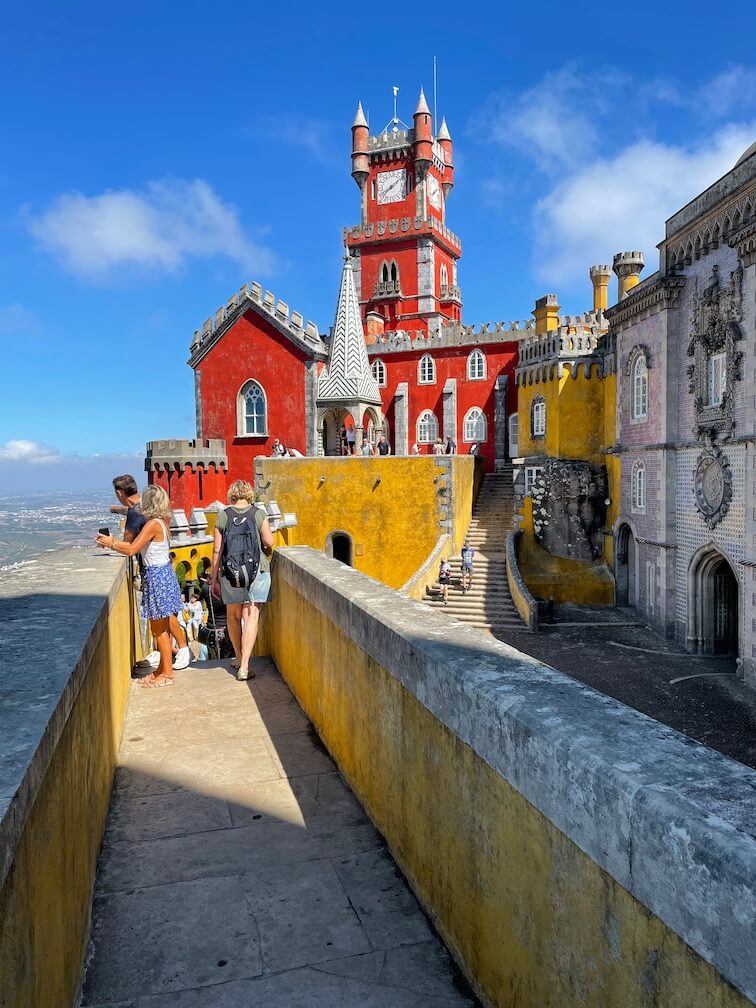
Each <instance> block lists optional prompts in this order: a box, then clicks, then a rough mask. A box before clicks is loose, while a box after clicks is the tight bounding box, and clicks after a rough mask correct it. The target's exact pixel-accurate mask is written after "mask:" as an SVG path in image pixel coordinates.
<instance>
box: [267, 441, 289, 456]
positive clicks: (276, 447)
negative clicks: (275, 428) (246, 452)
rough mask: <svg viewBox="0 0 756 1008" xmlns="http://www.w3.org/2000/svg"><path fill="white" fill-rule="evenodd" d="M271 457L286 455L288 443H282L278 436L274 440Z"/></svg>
mask: <svg viewBox="0 0 756 1008" xmlns="http://www.w3.org/2000/svg"><path fill="white" fill-rule="evenodd" d="M270 457H271V458H285V457H286V445H282V444H281V442H280V441H279V440H278V438H276V439H275V441H274V442H273V447H272V448H271V451H270Z"/></svg>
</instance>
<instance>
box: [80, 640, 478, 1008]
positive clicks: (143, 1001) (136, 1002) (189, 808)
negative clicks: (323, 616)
mask: <svg viewBox="0 0 756 1008" xmlns="http://www.w3.org/2000/svg"><path fill="white" fill-rule="evenodd" d="M254 667H255V669H256V672H257V677H256V678H255V679H253V680H250V681H249V682H248V683H239V682H236V680H235V679H234V678H233V677H232V676H231V674H230V671H229V669H228V667H224V666H219V665H217V664H214V663H210V662H206V663H204V664H201V663H198V664H196V665H194V666H192V667H190V668H189V669H187V670H186V671H184V672H179V673H177V675H176V685H175V686H173V687H166V688H164V689H158V690H143V689H141V688H140V687H139V686H138V685H137V684H136V683H134V684H133V686H132V696H131V698H130V704H129V712H128V716H127V720H126V726H125V730H124V735H123V741H122V746H121V752H120V757H119V768H118V771H117V776H116V782H115V787H114V791H113V797H112V802H111V808H110V814H109V818H108V823H107V829H106V834H105V840H104V845H103V850H102V854H101V857H100V864H99V868H98V877H97V885H96V894H95V900H94V905H93V911H92V931H91V936H90V954H89V965H88V968H87V973H86V979H85V984H84V994H83V998H82V1002H81V1003H82V1006H86V1008H95V1006H98V1008H104V1006H109V1008H116V1006H117V1008H247V1006H249V1008H252V1006H258V1005H265V1008H311V1006H312V1008H315V1006H318V1008H339V1006H344V1008H347V1006H348V1008H354V1006H357V1005H359V1006H360V1008H410V1006H412V1008H432V1006H433V1008H436V1006H438V1008H441V1006H452V1005H476V1004H477V1002H476V1001H475V1000H474V999H473V998H472V996H471V995H470V994H469V991H468V990H467V988H466V987H465V985H464V982H463V981H462V980H461V979H460V977H459V975H458V973H457V971H456V969H455V968H454V966H453V964H452V963H451V961H450V959H449V956H448V954H447V952H446V950H445V949H444V947H443V945H442V944H441V942H440V941H439V940H438V938H437V937H436V935H435V934H434V932H433V931H432V929H431V927H430V925H429V923H428V921H427V919H426V917H425V915H424V914H423V912H422V910H421V909H420V907H419V906H418V904H417V902H416V900H415V898H414V896H413V894H412V892H411V891H410V889H409V888H408V886H407V884H406V882H405V881H404V879H403V877H402V876H401V874H400V873H399V871H398V870H397V868H396V866H395V865H394V862H393V860H392V859H391V856H390V855H389V853H388V851H387V849H386V846H385V844H384V843H383V841H382V839H381V837H380V835H379V834H378V833H377V832H376V831H375V829H374V828H373V826H372V825H371V824H370V822H369V820H368V819H367V817H366V815H365V813H364V811H363V810H362V808H361V806H360V805H359V803H358V802H357V800H356V799H355V797H354V796H353V795H352V793H351V791H350V790H349V789H348V788H347V787H346V785H345V784H344V782H343V781H342V779H341V777H340V775H339V773H338V772H337V771H336V768H335V766H334V764H333V762H332V761H331V759H330V757H329V756H328V754H327V752H325V750H324V749H323V747H322V745H321V744H320V742H319V739H318V737H317V735H316V734H315V732H314V730H313V729H312V726H311V725H310V724H309V722H308V721H307V719H306V717H305V716H304V714H303V713H302V711H301V709H300V708H299V706H298V704H297V703H296V701H295V700H294V698H293V697H292V695H291V693H290V691H289V689H288V687H287V686H286V684H285V683H284V681H283V680H282V678H281V677H280V675H279V674H278V671H277V670H276V668H275V666H274V665H273V663H272V662H271V661H270V660H268V659H255V661H254Z"/></svg>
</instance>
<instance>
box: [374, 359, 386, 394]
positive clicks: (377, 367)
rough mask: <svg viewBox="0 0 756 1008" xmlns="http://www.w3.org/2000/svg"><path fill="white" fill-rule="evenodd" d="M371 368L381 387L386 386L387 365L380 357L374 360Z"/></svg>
mask: <svg viewBox="0 0 756 1008" xmlns="http://www.w3.org/2000/svg"><path fill="white" fill-rule="evenodd" d="M370 370H371V371H372V372H373V378H375V380H376V381H377V382H378V385H379V386H380V387H381V388H385V386H386V365H385V364H384V363H383V361H382V360H381V359H380V357H379V358H378V359H377V360H374V361H373V363H372V365H371V367H370Z"/></svg>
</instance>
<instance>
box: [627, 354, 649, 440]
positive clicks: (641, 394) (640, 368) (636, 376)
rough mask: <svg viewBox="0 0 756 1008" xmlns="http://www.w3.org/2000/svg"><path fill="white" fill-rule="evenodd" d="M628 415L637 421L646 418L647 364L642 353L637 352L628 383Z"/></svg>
mask: <svg viewBox="0 0 756 1008" xmlns="http://www.w3.org/2000/svg"><path fill="white" fill-rule="evenodd" d="M630 400H631V403H630V415H631V417H632V419H633V420H634V421H635V422H636V423H639V422H640V421H641V420H646V419H647V418H648V365H647V363H646V358H645V357H644V356H643V354H640V353H639V354H638V356H637V357H636V358H635V363H634V364H633V376H632V381H631V385H630Z"/></svg>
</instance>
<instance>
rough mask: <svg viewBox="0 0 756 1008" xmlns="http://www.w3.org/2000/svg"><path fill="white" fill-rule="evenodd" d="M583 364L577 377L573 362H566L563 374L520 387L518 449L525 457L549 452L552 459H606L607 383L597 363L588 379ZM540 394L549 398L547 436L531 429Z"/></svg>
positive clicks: (601, 461)
mask: <svg viewBox="0 0 756 1008" xmlns="http://www.w3.org/2000/svg"><path fill="white" fill-rule="evenodd" d="M584 370H585V369H584V368H583V367H582V365H581V366H580V368H579V370H578V373H577V375H576V377H575V378H572V376H571V366H570V364H565V365H563V372H562V375H561V377H559V376H557V374H556V368H555V369H554V377H553V378H550V379H549V380H548V381H542V382H537V383H534V384H533V385H521V386H520V387H519V389H518V400H517V415H518V423H519V440H518V451H519V453H520V455H521V456H523V457H527V456H530V455H548V456H549V458H564V459H582V460H583V461H585V462H592V463H594V465H601V464H602V463H603V462H604V455H603V448H604V385H605V382H604V381H602V380H601V379H600V378H599V377H598V374H597V371H598V368H597V366H596V365H595V364H594V365H593V367H592V369H591V370H592V373H591V377H590V378H587V377H586V376H585V373H584ZM537 396H542V397H543V399H544V400H545V401H546V435H545V437H533V436H532V435H531V432H530V408H531V404H532V402H533V399H535V398H536V397H537Z"/></svg>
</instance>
